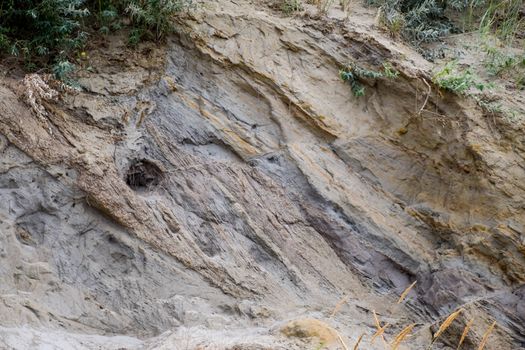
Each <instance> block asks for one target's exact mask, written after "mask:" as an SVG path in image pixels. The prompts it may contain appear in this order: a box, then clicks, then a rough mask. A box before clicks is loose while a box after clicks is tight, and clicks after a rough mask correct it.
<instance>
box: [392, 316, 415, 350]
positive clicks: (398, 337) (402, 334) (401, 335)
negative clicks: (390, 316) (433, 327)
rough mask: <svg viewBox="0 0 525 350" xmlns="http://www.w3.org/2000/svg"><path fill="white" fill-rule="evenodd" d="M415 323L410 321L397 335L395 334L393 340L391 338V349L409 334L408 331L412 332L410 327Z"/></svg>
mask: <svg viewBox="0 0 525 350" xmlns="http://www.w3.org/2000/svg"><path fill="white" fill-rule="evenodd" d="M415 325H416V324H415V323H412V324H411V325H408V326H406V327H405V328H403V330H402V331H401V332H399V334H398V335H396V337H395V338H394V340H392V344H391V345H392V346H391V349H392V350H396V349H397V347H398V346H399V344H401V342H402V341H403V340H404V339H405V338H406V337H407V336H408V335H409V334H410V332H412V329H413V328H414V327H415Z"/></svg>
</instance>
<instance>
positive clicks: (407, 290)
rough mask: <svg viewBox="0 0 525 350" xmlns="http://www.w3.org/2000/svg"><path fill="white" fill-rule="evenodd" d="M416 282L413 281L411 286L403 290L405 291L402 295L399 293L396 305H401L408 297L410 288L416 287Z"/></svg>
mask: <svg viewBox="0 0 525 350" xmlns="http://www.w3.org/2000/svg"><path fill="white" fill-rule="evenodd" d="M416 283H417V281H414V283H412V284H411V285H409V286H408V287H407V289H405V291H404V292H403V293H401V296H400V297H399V300H398V301H397V303H398V304H401V302H402V301H403V300H405V298H406V296H407V295H408V293H410V291H411V290H412V288H414V286H415V285H416Z"/></svg>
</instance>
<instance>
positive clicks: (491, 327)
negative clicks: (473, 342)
mask: <svg viewBox="0 0 525 350" xmlns="http://www.w3.org/2000/svg"><path fill="white" fill-rule="evenodd" d="M495 326H496V321H494V322H492V324H491V325H490V327H489V328H488V329H487V331H486V332H485V334H483V339H482V340H481V343H480V344H479V347H478V350H483V348H484V347H485V345H486V344H487V341H488V340H489V335H490V333H491V332H492V330H493V329H494V327H495Z"/></svg>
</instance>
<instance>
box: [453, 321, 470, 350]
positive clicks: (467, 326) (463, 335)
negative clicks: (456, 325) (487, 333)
mask: <svg viewBox="0 0 525 350" xmlns="http://www.w3.org/2000/svg"><path fill="white" fill-rule="evenodd" d="M473 322H474V319H473V318H472V319H471V320H470V321H468V322H467V324H466V325H465V329H464V330H463V334H461V339H459V343H458V347H457V348H456V350H459V348H460V347H461V344H463V342H464V341H465V338H466V337H467V334H468V331H469V330H470V327H471V326H472V323H473Z"/></svg>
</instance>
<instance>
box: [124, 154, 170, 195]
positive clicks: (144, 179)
mask: <svg viewBox="0 0 525 350" xmlns="http://www.w3.org/2000/svg"><path fill="white" fill-rule="evenodd" d="M163 176H164V173H163V171H162V169H161V168H160V167H159V166H158V165H157V164H155V163H154V162H152V161H150V160H147V159H137V160H134V161H133V162H132V163H131V165H130V166H129V168H128V171H127V173H126V183H127V184H128V186H129V187H131V188H132V189H133V190H135V191H138V190H146V189H151V188H153V187H155V186H157V185H158V184H160V182H161V181H162V178H163Z"/></svg>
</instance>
